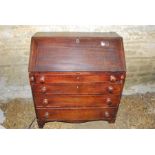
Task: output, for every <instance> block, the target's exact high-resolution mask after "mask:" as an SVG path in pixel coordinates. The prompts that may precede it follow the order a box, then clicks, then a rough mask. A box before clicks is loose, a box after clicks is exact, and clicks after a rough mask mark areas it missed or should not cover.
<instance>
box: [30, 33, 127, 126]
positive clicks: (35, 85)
mask: <svg viewBox="0 0 155 155" xmlns="http://www.w3.org/2000/svg"><path fill="white" fill-rule="evenodd" d="M125 77H126V66H125V56H124V48H123V40H122V38H121V37H120V36H119V35H117V34H116V33H79V32H73V33H37V34H35V35H34V36H33V37H32V39H31V53H30V60H29V79H30V84H31V88H32V94H33V99H34V105H35V111H36V115H37V121H38V126H39V127H40V128H42V127H43V126H44V124H45V123H46V122H48V121H65V122H86V121H92V120H107V121H109V123H114V122H115V119H116V114H117V109H118V106H119V103H120V99H121V94H122V90H123V86H124V81H125Z"/></svg>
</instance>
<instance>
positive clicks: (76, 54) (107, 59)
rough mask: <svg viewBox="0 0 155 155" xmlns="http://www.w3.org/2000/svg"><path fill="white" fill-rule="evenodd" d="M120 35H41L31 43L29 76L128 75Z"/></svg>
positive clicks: (43, 33)
mask: <svg viewBox="0 0 155 155" xmlns="http://www.w3.org/2000/svg"><path fill="white" fill-rule="evenodd" d="M125 70H126V67H125V56H124V49H123V40H122V37H120V36H119V35H118V34H117V33H114V32H110V33H99V32H92V33H89V32H38V33H36V34H35V35H34V36H32V39H31V53H30V60H29V72H32V71H38V72H52V71H125Z"/></svg>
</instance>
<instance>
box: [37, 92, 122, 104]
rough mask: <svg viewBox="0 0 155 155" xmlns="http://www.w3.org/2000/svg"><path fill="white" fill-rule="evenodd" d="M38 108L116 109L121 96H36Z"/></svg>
mask: <svg viewBox="0 0 155 155" xmlns="http://www.w3.org/2000/svg"><path fill="white" fill-rule="evenodd" d="M34 100H35V104H36V106H37V107H103V106H104V107H116V106H117V105H118V104H119V102H120V96H119V95H118V96H116V95H106V96H105V95H51V94H46V95H43V94H40V95H35V98H34Z"/></svg>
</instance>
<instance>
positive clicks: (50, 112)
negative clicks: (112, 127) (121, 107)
mask: <svg viewBox="0 0 155 155" xmlns="http://www.w3.org/2000/svg"><path fill="white" fill-rule="evenodd" d="M37 113H38V118H40V119H41V120H42V121H44V122H49V121H62V122H86V121H94V120H108V121H110V120H111V119H113V118H114V117H115V116H116V113H117V108H102V107H100V108H97V107H96V108H52V109H51V108H48V109H47V108H42V109H39V108H37Z"/></svg>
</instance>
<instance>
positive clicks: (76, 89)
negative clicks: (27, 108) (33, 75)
mask: <svg viewBox="0 0 155 155" xmlns="http://www.w3.org/2000/svg"><path fill="white" fill-rule="evenodd" d="M121 87H122V85H121V84H112V85H109V84H107V83H85V84H83V83H72V84H71V83H68V84H67V83H66V84H64V83H59V84H51V85H41V84H40V85H37V84H34V85H32V90H33V93H44V94H116V95H119V94H120V92H121Z"/></svg>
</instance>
